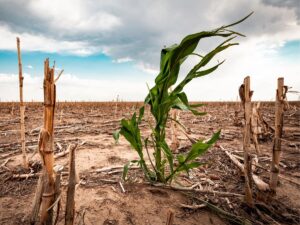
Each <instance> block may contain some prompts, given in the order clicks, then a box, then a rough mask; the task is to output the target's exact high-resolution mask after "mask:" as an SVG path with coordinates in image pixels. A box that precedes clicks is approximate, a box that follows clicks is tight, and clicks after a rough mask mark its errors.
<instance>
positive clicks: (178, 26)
mask: <svg viewBox="0 0 300 225" xmlns="http://www.w3.org/2000/svg"><path fill="white" fill-rule="evenodd" d="M252 11H254V14H253V15H252V16H251V17H250V18H249V19H248V20H246V21H245V22H243V23H242V24H240V25H238V26H236V27H235V30H237V31H239V32H241V33H243V34H245V35H246V36H247V37H243V38H237V40H236V41H238V42H239V43H240V45H238V46H234V47H232V48H230V49H228V50H226V52H225V53H223V54H220V55H219V56H218V57H217V59H216V60H223V59H226V62H225V63H224V64H223V65H222V66H221V67H219V69H218V71H217V72H215V73H214V74H211V75H209V76H207V77H203V78H199V79H198V80H195V81H193V82H192V83H190V84H189V85H188V86H187V87H186V89H185V91H186V93H187V94H188V96H189V98H190V100H200V101H209V100H236V99H237V89H238V87H239V85H240V84H241V83H242V81H243V78H244V77H245V76H246V75H250V76H251V86H252V89H253V90H254V100H274V97H275V88H276V82H277V78H278V77H280V76H283V77H284V78H285V83H286V84H287V85H288V86H290V87H292V90H295V91H300V1H299V0H251V1H249V0H231V1H228V0H212V1H206V0H185V1H180V0H169V1H158V0H143V1H133V0H122V1H121V0H118V1H117V0H115V1H113V0H112V1H104V0H103V1H102V0H99V1H92V0H64V1H61V0H51V1H50V0H0V40H1V41H0V99H1V101H17V100H18V76H17V74H18V67H17V55H16V37H17V36H19V37H20V39H21V48H22V60H23V72H24V77H25V79H24V96H25V100H27V101H31V100H42V96H43V90H42V80H43V60H44V59H45V58H46V57H49V58H50V61H51V62H53V61H54V60H55V61H56V65H57V73H59V70H60V69H64V71H65V72H64V73H63V75H62V77H61V78H60V80H59V81H58V84H57V92H58V93H57V96H58V99H59V100H78V101H80V100H85V101H89V100H93V101H109V100H113V99H116V98H117V96H118V95H119V96H120V97H119V98H120V99H123V100H133V101H134V100H143V99H144V97H145V95H146V93H147V86H146V83H148V84H149V85H150V86H151V85H153V80H154V78H155V76H156V75H157V73H158V65H159V59H160V50H161V48H163V47H164V46H169V45H172V44H174V43H178V42H180V41H181V39H182V38H184V36H186V35H187V34H190V33H195V32H199V31H202V30H211V29H213V28H216V27H218V26H221V25H225V24H228V23H231V22H234V21H236V20H238V19H240V18H242V17H244V16H245V15H247V14H249V13H250V12H252ZM220 41H221V40H220V39H214V40H209V41H204V42H201V43H200V45H199V48H198V51H199V52H200V53H202V54H204V53H205V52H207V51H209V50H211V49H212V48H213V47H215V46H216V45H217V44H218V43H220ZM193 63H194V59H191V60H189V61H187V63H186V64H185V65H184V66H183V68H182V70H181V77H182V76H184V73H185V72H186V71H188V69H189V68H190V67H191V66H192V64H193ZM288 99H290V100H299V99H300V98H299V95H297V94H292V93H291V94H289V95H288Z"/></svg>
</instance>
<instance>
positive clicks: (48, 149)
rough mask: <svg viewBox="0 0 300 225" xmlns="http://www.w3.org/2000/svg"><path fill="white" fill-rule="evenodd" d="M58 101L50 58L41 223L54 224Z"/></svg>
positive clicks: (41, 143) (42, 139)
mask: <svg viewBox="0 0 300 225" xmlns="http://www.w3.org/2000/svg"><path fill="white" fill-rule="evenodd" d="M55 102H56V88H55V83H54V67H53V68H50V67H49V59H46V60H45V62H44V126H43V128H42V130H41V132H40V138H39V152H40V155H41V157H42V161H43V167H44V169H45V171H46V176H45V179H44V192H43V196H42V203H41V223H42V224H52V213H53V210H52V209H50V210H48V208H49V207H50V206H51V205H52V204H53V203H54V201H55V199H54V195H55V174H54V170H53V164H54V154H53V147H54V111H55Z"/></svg>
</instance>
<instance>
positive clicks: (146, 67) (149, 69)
mask: <svg viewBox="0 0 300 225" xmlns="http://www.w3.org/2000/svg"><path fill="white" fill-rule="evenodd" d="M136 67H137V68H138V69H140V70H141V71H143V72H146V73H148V74H151V75H157V74H158V73H159V70H158V68H157V66H153V65H151V64H149V63H143V62H140V63H138V64H137V65H136Z"/></svg>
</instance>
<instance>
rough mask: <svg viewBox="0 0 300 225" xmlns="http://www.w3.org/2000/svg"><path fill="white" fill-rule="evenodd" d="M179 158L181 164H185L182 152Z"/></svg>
mask: <svg viewBox="0 0 300 225" xmlns="http://www.w3.org/2000/svg"><path fill="white" fill-rule="evenodd" d="M177 160H178V162H179V164H183V163H184V161H185V157H184V155H181V154H180V155H177Z"/></svg>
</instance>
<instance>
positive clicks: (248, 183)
mask: <svg viewBox="0 0 300 225" xmlns="http://www.w3.org/2000/svg"><path fill="white" fill-rule="evenodd" d="M239 94H240V97H241V101H242V104H243V107H244V118H245V125H244V134H243V151H244V175H245V201H246V204H247V205H248V206H249V207H253V205H254V203H253V197H252V179H251V178H252V172H251V155H250V154H249V150H250V134H251V111H252V110H251V97H252V94H253V92H252V91H251V90H250V77H249V76H247V77H246V78H245V79H244V84H242V85H241V87H240V90H239Z"/></svg>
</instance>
